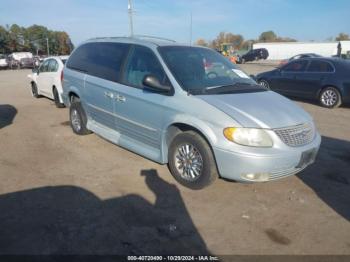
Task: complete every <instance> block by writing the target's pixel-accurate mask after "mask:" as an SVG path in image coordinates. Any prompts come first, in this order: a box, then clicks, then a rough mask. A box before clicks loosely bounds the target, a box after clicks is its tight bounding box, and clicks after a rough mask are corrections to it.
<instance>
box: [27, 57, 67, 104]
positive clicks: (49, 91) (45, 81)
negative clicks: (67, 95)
mask: <svg viewBox="0 0 350 262" xmlns="http://www.w3.org/2000/svg"><path fill="white" fill-rule="evenodd" d="M67 59H68V56H57V57H49V58H46V59H45V60H44V61H43V62H42V63H41V65H40V66H39V68H37V69H34V70H33V73H32V74H31V75H28V77H29V78H31V82H30V83H31V87H32V95H33V97H35V98H38V97H40V96H45V97H48V98H51V99H53V100H54V101H55V104H56V107H58V108H61V107H64V104H63V100H62V92H63V90H62V77H63V67H64V64H65V62H66V61H67Z"/></svg>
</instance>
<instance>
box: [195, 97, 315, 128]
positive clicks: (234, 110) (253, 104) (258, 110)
mask: <svg viewBox="0 0 350 262" xmlns="http://www.w3.org/2000/svg"><path fill="white" fill-rule="evenodd" d="M196 97H198V98H199V99H202V100H204V101H205V102H207V103H208V104H210V105H212V106H214V107H216V108H218V109H220V110H221V111H223V112H224V113H226V114H227V115H229V116H230V117H232V118H233V119H234V120H236V121H237V122H238V123H240V124H241V125H242V126H243V127H256V128H280V127H287V126H294V125H298V124H303V123H305V122H310V121H312V118H311V116H310V115H309V114H308V113H306V112H305V111H304V110H303V109H302V108H301V107H299V106H298V105H297V104H295V103H294V102H292V101H290V100H289V99H287V98H285V97H283V96H281V95H279V94H277V93H275V92H272V91H266V92H256V93H240V94H223V95H200V96H196Z"/></svg>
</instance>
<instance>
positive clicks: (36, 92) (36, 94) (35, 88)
mask: <svg viewBox="0 0 350 262" xmlns="http://www.w3.org/2000/svg"><path fill="white" fill-rule="evenodd" d="M32 95H33V97H35V98H39V97H40V95H39V92H38V87H37V85H36V84H35V83H32Z"/></svg>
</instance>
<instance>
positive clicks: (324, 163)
mask: <svg viewBox="0 0 350 262" xmlns="http://www.w3.org/2000/svg"><path fill="white" fill-rule="evenodd" d="M298 177H299V178H300V179H301V180H302V181H303V182H304V183H305V184H306V185H308V186H309V187H310V188H312V189H313V190H314V191H315V193H316V194H317V195H318V196H319V197H320V198H321V199H322V200H323V201H324V202H325V203H326V204H328V205H329V206H330V207H331V208H333V209H334V210H335V211H336V212H337V213H338V214H340V215H341V216H343V217H344V218H345V219H347V220H348V221H350V142H348V141H344V140H339V139H335V138H330V137H325V136H323V137H322V144H321V148H320V151H319V154H318V157H317V160H316V162H315V163H314V164H313V165H312V166H310V167H308V168H307V169H306V170H305V171H304V172H302V173H300V174H299V175H298Z"/></svg>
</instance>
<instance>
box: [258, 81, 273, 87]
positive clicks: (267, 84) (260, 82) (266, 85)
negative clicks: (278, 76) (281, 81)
mask: <svg viewBox="0 0 350 262" xmlns="http://www.w3.org/2000/svg"><path fill="white" fill-rule="evenodd" d="M258 83H259V85H261V86H263V87H265V88H266V89H271V88H270V85H269V82H267V81H266V80H264V79H261V80H259V81H258Z"/></svg>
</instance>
